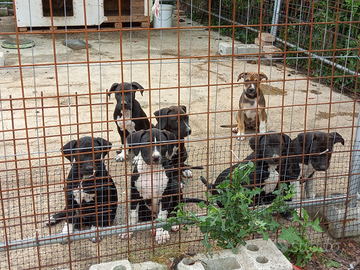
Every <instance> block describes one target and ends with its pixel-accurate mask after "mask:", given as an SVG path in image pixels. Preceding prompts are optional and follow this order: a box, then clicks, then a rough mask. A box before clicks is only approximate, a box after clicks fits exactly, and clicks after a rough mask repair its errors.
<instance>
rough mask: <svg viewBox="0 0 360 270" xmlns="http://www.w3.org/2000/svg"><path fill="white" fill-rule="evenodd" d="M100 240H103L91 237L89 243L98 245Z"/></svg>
mask: <svg viewBox="0 0 360 270" xmlns="http://www.w3.org/2000/svg"><path fill="white" fill-rule="evenodd" d="M102 239H103V238H102V237H93V238H90V240H91V242H93V243H100V241H101V240H102Z"/></svg>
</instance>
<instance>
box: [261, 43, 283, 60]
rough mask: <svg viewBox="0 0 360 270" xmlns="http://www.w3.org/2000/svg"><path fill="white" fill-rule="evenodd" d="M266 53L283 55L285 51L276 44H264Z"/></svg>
mask: <svg viewBox="0 0 360 270" xmlns="http://www.w3.org/2000/svg"><path fill="white" fill-rule="evenodd" d="M262 49H263V51H264V53H266V54H271V55H273V56H277V57H282V56H283V55H284V53H283V51H282V50H281V49H279V48H278V47H275V46H272V45H270V46H263V47H262Z"/></svg>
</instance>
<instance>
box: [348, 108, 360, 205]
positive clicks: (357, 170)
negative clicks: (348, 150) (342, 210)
mask: <svg viewBox="0 0 360 270" xmlns="http://www.w3.org/2000/svg"><path fill="white" fill-rule="evenodd" d="M350 173H351V175H350V190H349V195H350V196H355V195H356V194H357V193H358V194H359V193H360V109H359V114H358V120H357V128H356V133H355V141H354V147H353V153H352V158H351V168H350ZM357 199H358V198H357V197H354V198H352V199H351V201H350V207H356V205H357Z"/></svg>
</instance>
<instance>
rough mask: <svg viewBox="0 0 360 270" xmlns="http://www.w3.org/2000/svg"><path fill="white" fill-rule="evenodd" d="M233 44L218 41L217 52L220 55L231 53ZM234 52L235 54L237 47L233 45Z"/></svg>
mask: <svg viewBox="0 0 360 270" xmlns="http://www.w3.org/2000/svg"><path fill="white" fill-rule="evenodd" d="M232 49H233V44H232V43H229V42H220V43H219V50H218V53H219V54H220V55H228V54H233V51H232ZM234 54H237V47H236V46H235V47H234Z"/></svg>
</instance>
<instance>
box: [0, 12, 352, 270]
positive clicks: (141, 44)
mask: <svg viewBox="0 0 360 270" xmlns="http://www.w3.org/2000/svg"><path fill="white" fill-rule="evenodd" d="M174 20H176V18H174ZM181 20H182V22H181V23H180V26H181V27H188V26H195V27H196V28H192V29H181V30H177V29H171V30H162V31H160V30H158V29H155V30H154V29H150V31H148V29H140V30H138V29H137V30H135V29H134V30H133V31H128V30H129V29H127V30H126V29H125V31H123V32H122V33H121V35H120V34H119V32H114V31H109V32H102V33H88V34H87V35H85V34H84V33H73V34H67V35H65V34H55V35H52V34H51V33H42V34H30V33H26V34H21V35H19V37H20V38H22V39H31V40H33V42H34V43H35V46H34V47H33V48H29V49H22V50H20V54H19V52H18V51H17V50H16V49H4V48H0V52H3V53H4V62H5V66H4V67H1V68H0V77H1V83H0V95H1V96H0V98H1V102H0V105H1V113H2V117H1V119H2V120H1V125H2V132H1V136H2V140H3V142H2V145H1V146H0V161H1V163H0V170H1V171H6V172H8V173H7V177H6V178H4V177H2V178H1V185H2V187H6V188H7V189H9V190H15V191H16V190H18V189H19V188H20V195H17V193H16V192H15V191H11V192H8V193H7V194H4V195H3V196H8V198H9V199H8V200H5V201H4V205H3V206H2V207H3V209H4V210H6V212H7V214H6V218H12V219H11V220H12V222H13V223H12V226H10V227H9V228H8V230H7V231H6V232H5V231H4V227H2V228H0V231H2V232H1V234H0V242H3V241H5V234H6V235H7V236H8V238H9V239H11V240H19V239H28V238H33V237H36V236H46V235H49V234H50V235H52V234H57V233H59V232H60V231H61V229H62V226H63V224H60V225H56V226H55V227H53V228H48V227H46V226H45V224H44V222H45V221H46V220H47V218H48V215H47V213H49V211H51V212H54V211H57V210H60V209H62V208H63V207H64V205H63V201H62V200H63V193H62V188H63V182H62V180H63V178H64V177H63V168H65V171H66V170H68V168H69V167H70V164H69V163H67V162H65V163H64V164H63V160H62V158H61V153H60V152H59V149H60V148H61V146H62V145H63V144H65V143H66V142H68V141H69V140H70V139H74V138H76V136H77V134H78V133H82V134H91V133H93V134H94V136H102V137H104V138H107V139H108V140H109V141H111V142H112V143H113V148H112V151H111V152H110V154H109V162H108V163H109V164H110V165H109V166H110V172H111V174H112V176H113V178H114V181H115V182H116V185H117V188H118V191H119V192H118V193H119V195H120V197H119V200H120V202H121V203H120V205H119V211H118V217H117V222H116V223H117V224H125V223H126V214H125V213H126V212H125V210H126V207H127V205H126V204H125V201H126V198H127V194H128V193H127V192H128V190H127V189H126V183H128V181H129V179H128V177H126V176H125V171H127V172H130V171H131V165H130V164H127V166H128V168H127V170H125V169H124V165H123V164H119V163H115V162H114V161H113V158H114V157H115V155H116V153H115V150H117V149H118V148H119V146H120V139H119V135H118V134H117V132H116V127H115V123H113V121H112V111H113V108H114V97H110V99H107V92H106V91H107V89H109V88H110V87H111V85H112V84H113V83H115V82H121V81H122V80H123V81H127V82H131V81H137V82H138V83H140V84H141V85H143V87H144V88H145V92H144V95H143V96H141V95H140V93H138V94H137V99H138V100H139V102H140V103H141V105H142V107H143V108H144V110H145V112H146V113H147V115H148V116H149V117H150V116H151V117H152V116H153V113H154V112H155V111H156V110H158V109H160V108H163V107H168V106H170V105H177V104H182V105H186V107H187V112H188V113H189V114H190V124H191V126H192V131H193V132H192V134H191V136H189V138H188V141H187V147H188V150H189V164H191V165H194V166H200V165H201V166H204V167H205V169H204V170H202V171H195V172H194V173H195V175H194V178H193V179H191V180H189V181H188V182H187V184H186V188H185V190H184V191H185V193H186V196H192V197H193V196H196V197H201V198H204V191H205V188H204V186H203V185H202V184H201V183H200V182H199V181H198V179H199V177H200V175H204V176H207V178H208V179H209V181H214V179H215V177H216V175H217V174H218V173H219V172H220V171H221V170H222V169H223V168H225V167H227V166H229V162H230V159H235V160H236V157H235V156H234V155H233V154H232V153H231V152H230V150H231V149H232V150H234V152H235V154H236V155H237V156H238V157H239V159H242V158H244V157H245V156H246V155H247V154H248V153H249V152H250V149H249V147H248V140H249V137H248V138H247V139H246V141H244V142H240V141H238V140H237V139H236V138H235V137H232V136H233V134H232V133H231V130H230V129H226V128H220V125H222V124H230V123H231V122H232V123H235V119H234V118H232V114H233V111H234V110H236V109H237V108H238V100H239V96H240V94H241V92H242V86H241V85H239V83H241V82H239V83H237V82H236V79H237V77H238V74H239V73H241V72H243V71H245V70H249V71H258V70H260V71H262V72H264V73H265V74H266V75H267V76H268V78H269V80H268V81H267V82H266V81H264V83H263V84H262V90H263V92H264V95H265V98H266V102H267V103H266V104H267V106H268V109H267V112H268V130H272V131H283V132H288V134H289V135H290V136H291V137H292V138H294V137H295V136H296V135H297V134H298V133H299V132H302V131H303V130H304V129H307V130H312V129H323V130H326V129H327V128H336V129H334V131H337V132H339V133H340V134H341V135H342V136H343V137H344V139H345V141H346V143H345V147H343V146H339V145H336V147H335V149H334V151H335V153H334V154H333V157H332V166H331V168H330V170H329V171H328V172H327V173H326V175H327V176H328V177H330V179H329V181H328V182H327V185H326V187H325V185H324V183H323V181H319V183H318V184H317V185H316V192H317V193H318V194H320V195H321V194H324V191H325V190H326V192H327V194H333V193H345V192H346V190H347V177H346V174H347V173H348V172H349V171H348V169H349V158H350V156H349V152H348V151H349V149H350V145H351V140H352V137H353V135H354V128H353V125H354V121H356V118H357V112H358V104H357V103H356V102H354V101H353V100H352V99H351V98H349V97H347V96H344V95H342V94H341V93H339V92H338V91H334V90H336V89H331V88H330V87H329V86H326V85H324V84H322V83H321V82H320V81H319V80H316V79H312V80H309V79H308V78H307V74H305V73H303V72H301V70H296V69H293V68H290V67H288V66H286V65H285V64H284V63H283V62H279V63H269V62H259V61H257V60H258V59H257V58H254V57H252V56H248V57H246V58H244V57H238V56H235V57H233V58H231V57H222V56H219V55H218V44H219V42H231V38H229V37H225V36H221V35H220V34H219V33H218V32H217V31H210V32H209V30H208V29H207V28H206V27H203V26H201V25H198V24H197V23H196V22H192V21H190V20H189V19H188V18H185V17H183V18H181ZM14 27H15V26H14V21H13V17H11V16H9V17H2V18H1V30H0V32H2V33H4V32H9V34H2V35H0V42H2V41H4V40H7V39H10V38H15V35H13V34H12V33H11V32H13V31H14V29H15V28H14ZM66 38H67V39H81V40H84V41H87V42H88V44H89V45H91V48H89V49H88V50H72V49H69V48H67V47H66V46H64V45H63V44H62V42H63V41H64V40H65V39H66ZM54 63H57V64H58V65H54ZM88 63H89V64H88ZM19 64H21V66H22V68H21V69H19ZM33 66H36V68H33ZM76 94H77V96H76ZM89 94H91V95H89ZM151 122H152V123H156V120H155V119H154V118H152V119H151ZM13 130H14V131H13ZM253 132H254V131H250V133H253ZM290 132H292V133H290ZM250 133H249V134H250ZM249 136H250V135H249ZM29 159H30V161H29ZM45 165H46V166H49V165H52V166H53V167H49V168H50V169H49V171H48V172H47V177H44V175H43V174H42V172H43V171H44V168H45V167H44V166H45ZM29 167H31V171H32V177H30V178H31V179H30V180H29V170H30V169H29ZM14 168H22V169H20V170H18V174H17V175H16V174H15V171H13V169H14ZM324 175H325V173H322V174H321V173H319V174H318V177H319V179H322V178H321V177H323V176H324ZM344 175H345V176H344ZM47 183H48V184H50V185H49V189H47V188H46V186H47V185H48V184H47ZM10 193H11V194H10ZM18 196H20V197H19V198H20V199H19V200H17V198H18ZM17 209H21V213H19V210H17ZM35 213H36V214H37V216H36V220H35V221H34V219H33V218H32V217H33V216H34V214H35ZM21 216H24V217H23V218H22V219H21V218H20V217H21ZM10 236H11V237H10ZM199 237H200V236H199V233H198V232H195V231H190V232H187V233H182V234H181V237H180V234H175V235H172V241H173V242H172V243H175V244H176V243H177V241H178V240H179V239H181V241H189V242H190V243H191V241H193V240H196V239H199ZM319 237H320V238H321V237H322V236H319ZM145 239H146V240H145ZM151 239H152V238H151V235H150V233H149V232H148V231H146V232H141V233H137V234H136V235H135V237H134V238H133V239H132V240H130V241H129V242H128V241H121V240H119V239H118V238H117V236H116V235H113V236H109V237H106V238H105V239H104V240H103V241H102V242H101V243H100V244H99V247H98V246H97V245H94V244H92V243H90V242H89V241H88V240H81V241H77V242H74V243H72V244H71V249H70V248H69V246H68V245H60V244H54V245H52V246H51V248H49V247H48V246H45V247H39V248H29V249H24V250H22V251H21V252H19V251H10V252H9V253H8V256H6V257H3V258H2V259H1V260H0V261H1V264H4V265H8V262H9V261H11V263H12V264H13V265H14V267H13V268H14V269H15V268H32V267H36V265H38V263H39V262H38V259H37V258H40V263H41V265H51V264H53V263H54V256H56V258H57V260H56V261H57V262H56V263H59V268H66V267H69V265H70V263H69V261H68V260H69V259H68V258H69V257H71V259H72V261H73V262H72V263H71V266H72V267H75V268H74V269H85V267H88V266H89V265H91V264H95V263H99V261H98V260H97V258H98V257H101V256H106V257H104V259H102V260H101V261H113V260H118V259H122V258H125V257H127V256H128V254H131V256H133V259H134V260H138V261H141V260H149V258H150V257H151V251H149V250H151V246H152V240H151ZM184 245H185V246H186V248H187V249H188V250H195V251H198V250H200V249H201V248H199V246H201V244H198V245H195V244H193V245H192V244H188V243H187V244H184ZM155 249H156V252H159V253H160V254H161V252H162V251H163V250H162V249H163V247H156V248H155ZM135 250H140V251H136V252H135ZM20 254H21V258H24V259H20V257H19V255H20ZM55 268H56V269H58V266H55Z"/></svg>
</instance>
